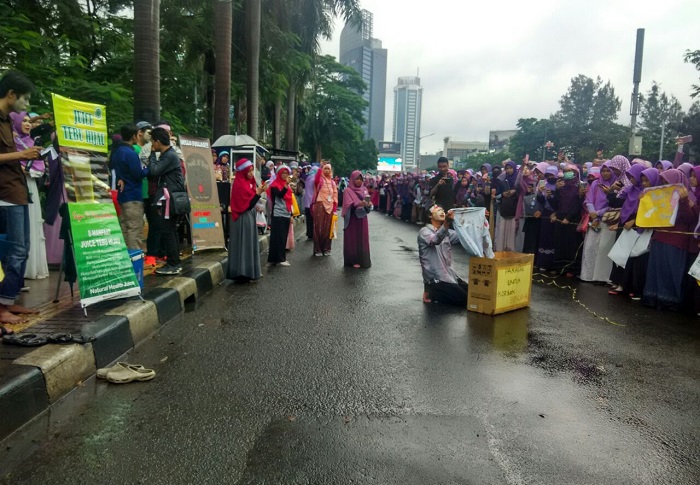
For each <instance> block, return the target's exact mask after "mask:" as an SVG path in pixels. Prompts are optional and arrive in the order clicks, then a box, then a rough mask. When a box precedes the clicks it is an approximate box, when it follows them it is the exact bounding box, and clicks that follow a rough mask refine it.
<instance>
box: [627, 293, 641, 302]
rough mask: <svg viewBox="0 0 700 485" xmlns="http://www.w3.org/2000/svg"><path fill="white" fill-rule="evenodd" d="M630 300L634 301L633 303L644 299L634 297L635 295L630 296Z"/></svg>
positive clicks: (637, 296)
mask: <svg viewBox="0 0 700 485" xmlns="http://www.w3.org/2000/svg"><path fill="white" fill-rule="evenodd" d="M630 298H631V299H632V301H639V300H641V299H642V297H641V296H639V295H634V294H630Z"/></svg>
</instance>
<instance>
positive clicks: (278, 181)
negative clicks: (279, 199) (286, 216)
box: [268, 165, 292, 212]
mask: <svg viewBox="0 0 700 485" xmlns="http://www.w3.org/2000/svg"><path fill="white" fill-rule="evenodd" d="M285 171H286V172H287V174H288V175H291V174H292V171H291V170H290V169H289V167H288V166H286V165H281V166H280V167H279V168H277V171H276V172H275V173H276V175H277V176H276V177H275V180H274V182H272V184H270V189H269V192H268V193H269V194H270V197H271V196H272V188H273V187H274V188H276V189H277V190H279V191H280V192H282V191H283V190H284V189H285V187H284V185H285V183H286V182H285V181H284V180H282V177H281V175H282V173H283V172H285ZM273 203H274V202H273ZM284 203H285V205H286V206H287V210H288V211H289V212H292V189H288V190H287V193H286V194H284Z"/></svg>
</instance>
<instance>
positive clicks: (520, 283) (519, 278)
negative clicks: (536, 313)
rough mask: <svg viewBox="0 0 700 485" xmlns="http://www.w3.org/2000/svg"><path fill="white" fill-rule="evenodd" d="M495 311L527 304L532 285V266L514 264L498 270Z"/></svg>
mask: <svg viewBox="0 0 700 485" xmlns="http://www.w3.org/2000/svg"><path fill="white" fill-rule="evenodd" d="M497 281H498V284H497V286H496V309H500V308H506V307H510V306H513V305H519V304H522V303H527V302H528V300H529V299H530V287H531V285H532V264H529V263H524V264H514V265H512V266H506V267H504V268H499V269H498V279H497Z"/></svg>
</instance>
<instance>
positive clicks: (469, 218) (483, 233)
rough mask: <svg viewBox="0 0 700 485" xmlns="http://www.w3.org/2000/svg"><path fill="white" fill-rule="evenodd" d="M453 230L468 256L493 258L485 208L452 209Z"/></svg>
mask: <svg viewBox="0 0 700 485" xmlns="http://www.w3.org/2000/svg"><path fill="white" fill-rule="evenodd" d="M453 213H454V225H453V226H454V230H455V232H456V233H457V237H458V238H459V242H460V244H461V245H462V247H463V248H464V250H465V251H466V252H467V255H469V256H476V257H480V258H483V257H484V256H485V257H487V258H493V257H494V254H493V243H492V241H491V234H490V233H489V223H488V221H487V220H486V208H484V207H463V208H459V209H453Z"/></svg>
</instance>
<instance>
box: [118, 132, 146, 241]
mask: <svg viewBox="0 0 700 485" xmlns="http://www.w3.org/2000/svg"><path fill="white" fill-rule="evenodd" d="M120 131H121V135H122V141H121V142H118V143H119V145H118V146H117V147H116V149H113V151H112V170H114V172H115V178H116V180H119V181H120V183H119V185H120V187H119V194H118V195H117V201H119V206H120V207H121V214H120V215H119V224H120V225H121V228H122V233H123V234H124V241H125V242H126V247H127V248H129V249H142V236H143V194H142V186H143V178H144V177H145V176H146V175H148V168H143V167H142V165H141V160H139V156H138V155H137V154H136V152H135V151H134V143H136V140H137V136H138V132H139V129H138V128H137V127H136V125H125V126H122V127H121V130H120Z"/></svg>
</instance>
